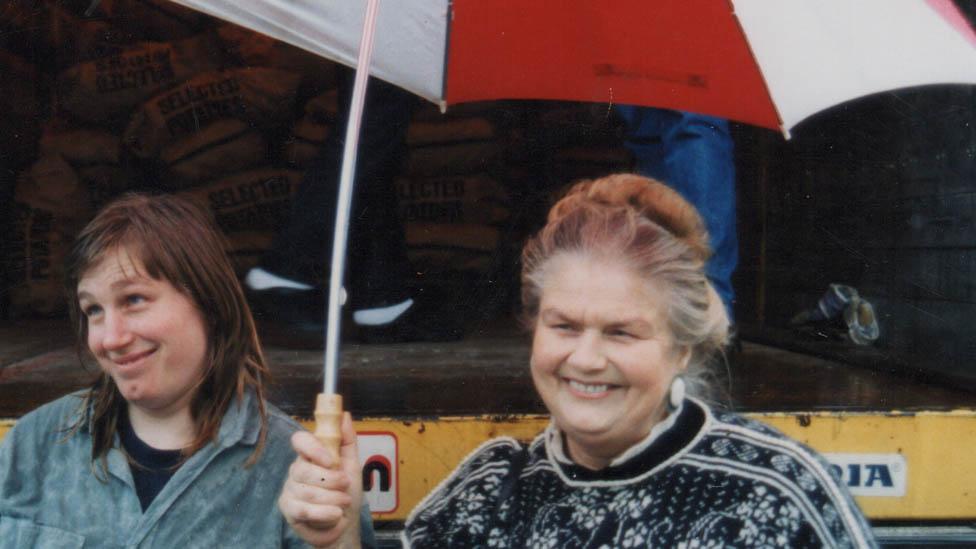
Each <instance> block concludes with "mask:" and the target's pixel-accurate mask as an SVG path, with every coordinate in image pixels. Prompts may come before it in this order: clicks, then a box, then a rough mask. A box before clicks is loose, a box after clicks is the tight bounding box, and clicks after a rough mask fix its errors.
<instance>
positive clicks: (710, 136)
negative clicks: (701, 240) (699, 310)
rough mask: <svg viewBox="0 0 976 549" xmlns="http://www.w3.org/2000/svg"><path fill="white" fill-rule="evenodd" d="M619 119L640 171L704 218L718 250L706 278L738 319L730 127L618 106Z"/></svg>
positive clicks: (720, 122)
mask: <svg viewBox="0 0 976 549" xmlns="http://www.w3.org/2000/svg"><path fill="white" fill-rule="evenodd" d="M617 113H618V114H619V115H620V117H621V118H622V119H623V120H624V122H625V124H626V127H627V135H626V140H625V145H626V147H627V148H628V149H630V151H631V152H633V153H634V156H635V157H636V160H637V171H638V172H639V173H640V174H642V175H646V176H649V177H653V178H655V179H659V180H661V181H664V182H665V183H668V184H669V185H671V186H672V187H673V188H674V189H675V190H677V191H678V192H679V193H681V195H682V196H684V197H685V199H686V200H688V201H689V202H690V203H691V204H692V205H694V206H695V208H697V209H698V211H699V213H701V216H702V219H703V220H704V221H705V227H706V229H708V234H709V243H710V245H711V247H712V250H713V254H712V257H711V258H710V259H709V260H708V263H707V264H706V265H705V274H706V275H707V276H708V278H709V280H710V281H711V283H712V285H713V286H714V287H715V291H716V292H718V295H719V296H720V297H721V298H722V302H723V303H724V304H725V308H726V310H727V311H728V313H729V318H730V319H731V318H733V316H732V303H733V300H734V297H735V293H734V291H733V289H732V273H733V272H734V271H735V267H736V264H737V263H738V260H739V243H738V237H737V235H736V226H735V225H736V220H735V219H736V218H735V162H734V158H733V151H732V137H731V135H730V134H729V123H728V121H726V120H723V119H721V118H715V117H711V116H704V115H699V114H693V113H686V112H680V111H671V110H665V109H655V108H650V107H637V106H632V105H619V106H617Z"/></svg>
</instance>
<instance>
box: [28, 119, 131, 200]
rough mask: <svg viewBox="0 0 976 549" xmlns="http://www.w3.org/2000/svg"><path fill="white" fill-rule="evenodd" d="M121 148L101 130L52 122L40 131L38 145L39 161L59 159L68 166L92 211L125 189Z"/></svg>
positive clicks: (115, 138) (126, 174)
mask: <svg viewBox="0 0 976 549" xmlns="http://www.w3.org/2000/svg"><path fill="white" fill-rule="evenodd" d="M121 148H122V143H121V141H120V139H119V137H118V136H117V135H115V134H113V133H110V132H108V131H105V130H104V129H100V128H92V127H87V128H86V127H81V128H72V127H66V126H64V125H62V124H59V123H58V122H55V121H50V122H49V124H48V125H47V126H46V127H45V128H44V131H43V133H42V134H41V139H40V146H39V149H40V157H41V158H51V157H59V158H61V159H63V160H64V161H65V162H67V163H68V164H69V165H70V167H71V169H72V170H73V173H74V176H75V177H76V178H77V179H78V180H79V181H80V182H81V183H82V184H83V186H84V188H85V189H86V190H87V195H88V198H89V200H90V202H91V205H92V207H93V208H94V209H95V210H96V211H97V210H98V208H100V207H102V206H104V205H105V203H106V202H108V201H109V200H111V199H112V198H114V197H116V196H118V195H119V194H121V193H122V192H124V191H125V190H126V189H128V187H129V184H130V181H131V180H132V177H133V176H132V174H131V173H130V171H129V166H128V165H125V164H123V163H122V151H121Z"/></svg>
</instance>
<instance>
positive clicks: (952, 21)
mask: <svg viewBox="0 0 976 549" xmlns="http://www.w3.org/2000/svg"><path fill="white" fill-rule="evenodd" d="M175 1H177V2H179V3H181V4H184V5H187V6H190V7H192V8H195V9H198V10H201V11H204V12H207V13H210V14H212V15H215V16H217V17H220V18H223V19H227V20H230V21H233V22H235V23H238V24H240V25H242V26H245V27H249V28H251V29H254V30H257V31H259V32H262V33H264V34H267V35H270V36H273V37H275V38H277V39H280V40H283V41H285V42H288V43H291V44H294V45H296V46H299V47H302V48H305V49H307V50H309V51H312V52H315V53H317V54H320V55H322V56H324V57H327V58H330V59H333V60H336V61H338V62H340V63H343V64H346V65H349V66H355V65H356V58H357V54H358V51H359V49H358V46H359V39H360V36H361V35H362V29H363V21H364V11H365V9H364V5H365V2H363V1H361V0H250V1H246V0H175ZM370 72H371V74H372V75H374V76H376V77H378V78H381V79H383V80H386V81H388V82H391V83H393V84H396V85H398V86H400V87H403V88H404V89H406V90H409V91H411V92H413V93H415V94H417V95H420V96H422V97H425V98H427V99H428V100H430V101H433V102H435V103H438V104H441V105H443V106H449V105H452V104H456V103H464V102H468V101H478V100H487V99H519V98H522V99H565V100H573V101H595V102H605V103H632V104H640V105H651V106H658V107H667V108H672V109H680V110H687V111H693V112H699V113H705V114H711V115H716V116H721V117H724V118H730V119H733V120H737V121H740V122H746V123H749V124H754V125H757V126H763V127H767V128H773V129H779V130H782V131H784V132H788V131H789V130H790V128H792V127H793V126H794V125H796V124H797V123H798V122H800V121H801V120H803V119H805V118H807V117H808V116H810V115H811V114H813V113H816V112H818V111H820V110H823V109H825V108H827V107H830V106H832V105H835V104H837V103H840V102H843V101H847V100H850V99H853V98H856V97H861V96H864V95H869V94H873V93H877V92H881V91H885V90H891V89H896V88H904V87H908V86H917V85H923V84H935V83H959V84H964V83H965V84H973V83H976V35H974V33H973V30H972V29H971V28H970V27H969V25H968V24H967V23H966V21H965V19H964V18H963V17H962V16H961V15H960V13H959V11H958V9H957V8H956V7H955V6H954V5H953V4H952V2H951V0H615V1H613V2H605V1H597V0H577V1H573V2H565V1H562V0H532V1H516V0H392V1H386V2H383V3H382V5H381V7H380V9H379V14H378V20H377V22H376V38H375V46H374V52H373V59H372V64H371V65H370Z"/></svg>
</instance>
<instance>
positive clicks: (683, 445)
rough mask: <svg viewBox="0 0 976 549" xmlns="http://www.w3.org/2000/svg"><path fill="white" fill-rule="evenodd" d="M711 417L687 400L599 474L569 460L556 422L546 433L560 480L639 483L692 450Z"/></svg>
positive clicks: (700, 405) (698, 404)
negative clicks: (642, 478)
mask: <svg viewBox="0 0 976 549" xmlns="http://www.w3.org/2000/svg"><path fill="white" fill-rule="evenodd" d="M708 415H709V414H708V411H707V407H706V406H705V405H704V404H703V403H701V402H699V401H697V400H695V399H691V398H687V399H685V400H684V401H683V402H682V404H681V406H680V407H679V408H678V410H677V411H675V412H674V413H671V414H669V415H668V416H667V417H666V418H665V419H664V420H663V421H661V422H659V423H658V424H657V425H655V426H654V427H653V428H652V429H651V432H650V433H649V434H648V435H647V436H646V437H644V439H642V440H640V441H639V442H637V443H636V444H634V445H633V446H631V447H630V448H627V449H626V450H624V451H623V452H622V453H621V454H620V455H618V456H617V457H615V458H614V459H613V460H612V461H611V463H610V465H608V466H607V467H605V468H604V469H601V470H599V471H592V470H590V469H587V468H585V467H581V466H579V465H577V464H575V463H574V462H573V461H572V460H571V459H570V458H569V456H568V455H567V453H566V450H565V448H564V445H563V440H564V439H563V436H562V433H561V432H560V430H559V428H558V427H556V425H555V424H554V423H552V422H550V424H549V426H548V427H547V428H546V431H545V433H544V441H545V448H546V452H547V454H548V456H549V459H550V461H552V462H553V464H554V465H555V466H556V469H557V471H558V472H559V474H560V476H562V477H564V479H565V480H566V481H568V482H570V483H574V482H580V481H582V482H589V481H629V480H636V478H639V477H643V476H644V475H645V474H646V473H647V472H649V471H651V470H653V469H655V468H656V467H658V466H659V465H661V464H663V463H664V462H666V461H668V460H670V459H671V458H673V457H675V456H676V455H678V454H680V453H683V452H684V451H686V450H687V448H689V447H691V446H692V444H693V443H694V442H695V440H696V439H697V438H698V437H699V435H700V433H701V431H702V430H703V428H704V427H705V424H706V421H707V418H708Z"/></svg>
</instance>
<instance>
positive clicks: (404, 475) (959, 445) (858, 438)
mask: <svg viewBox="0 0 976 549" xmlns="http://www.w3.org/2000/svg"><path fill="white" fill-rule="evenodd" d="M750 417H753V418H755V419H758V420H760V421H764V422H766V423H769V424H770V425H773V426H774V427H776V428H778V429H780V430H782V431H783V432H784V433H786V434H787V435H789V436H791V437H793V438H795V439H797V440H799V441H801V442H803V443H805V444H808V445H810V446H811V447H813V448H815V449H817V450H818V451H820V452H828V453H830V452H836V453H881V454H894V453H898V454H902V455H903V456H904V457H905V460H906V463H907V467H908V470H907V490H906V493H905V495H904V496H903V497H864V496H861V497H859V498H858V503H859V504H860V505H861V508H862V509H864V511H865V513H866V514H867V515H868V516H869V517H870V518H872V519H905V520H932V519H964V520H972V519H974V518H976V471H974V468H976V465H974V461H973V456H974V455H976V410H959V411H953V412H919V413H899V412H889V413H866V414H855V413H850V412H832V413H766V414H750ZM547 421H548V419H547V418H546V417H543V416H504V417H497V416H484V417H441V418H436V419H432V420H425V421H404V420H401V419H391V418H365V419H361V420H359V421H357V422H356V429H357V430H358V431H360V432H367V431H368V432H385V433H391V434H392V435H393V436H395V437H396V439H397V444H398V448H397V451H398V456H399V463H398V467H399V479H398V486H397V488H398V497H399V499H398V505H397V508H396V509H395V510H394V511H392V512H390V513H386V514H377V515H376V518H377V519H379V520H403V519H404V518H406V516H407V513H409V511H410V509H412V508H413V507H414V506H415V505H416V504H417V503H418V502H419V501H420V499H421V498H423V497H424V496H425V495H426V494H427V493H428V492H430V491H431V490H432V489H433V488H434V487H436V486H437V484H438V483H439V482H440V481H441V480H442V479H444V478H445V477H446V476H447V475H448V473H450V472H451V471H452V470H453V469H454V467H455V466H456V465H457V463H458V462H459V461H460V460H461V459H463V458H464V457H465V456H467V455H468V454H469V453H470V452H471V451H472V450H474V449H475V448H476V447H477V446H478V445H480V444H481V443H482V442H484V441H486V440H488V439H490V438H493V437H497V436H503V435H504V436H511V437H514V438H517V439H520V440H530V439H532V438H533V437H534V436H535V435H536V434H538V433H539V432H540V431H542V429H543V428H544V427H545V425H546V423H547ZM13 424H14V420H0V439H2V438H3V436H4V435H5V434H6V433H7V432H8V431H9V430H10V428H11V427H12V426H13ZM304 425H305V426H306V427H309V428H310V427H311V424H310V423H309V422H307V421H306V422H304Z"/></svg>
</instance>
